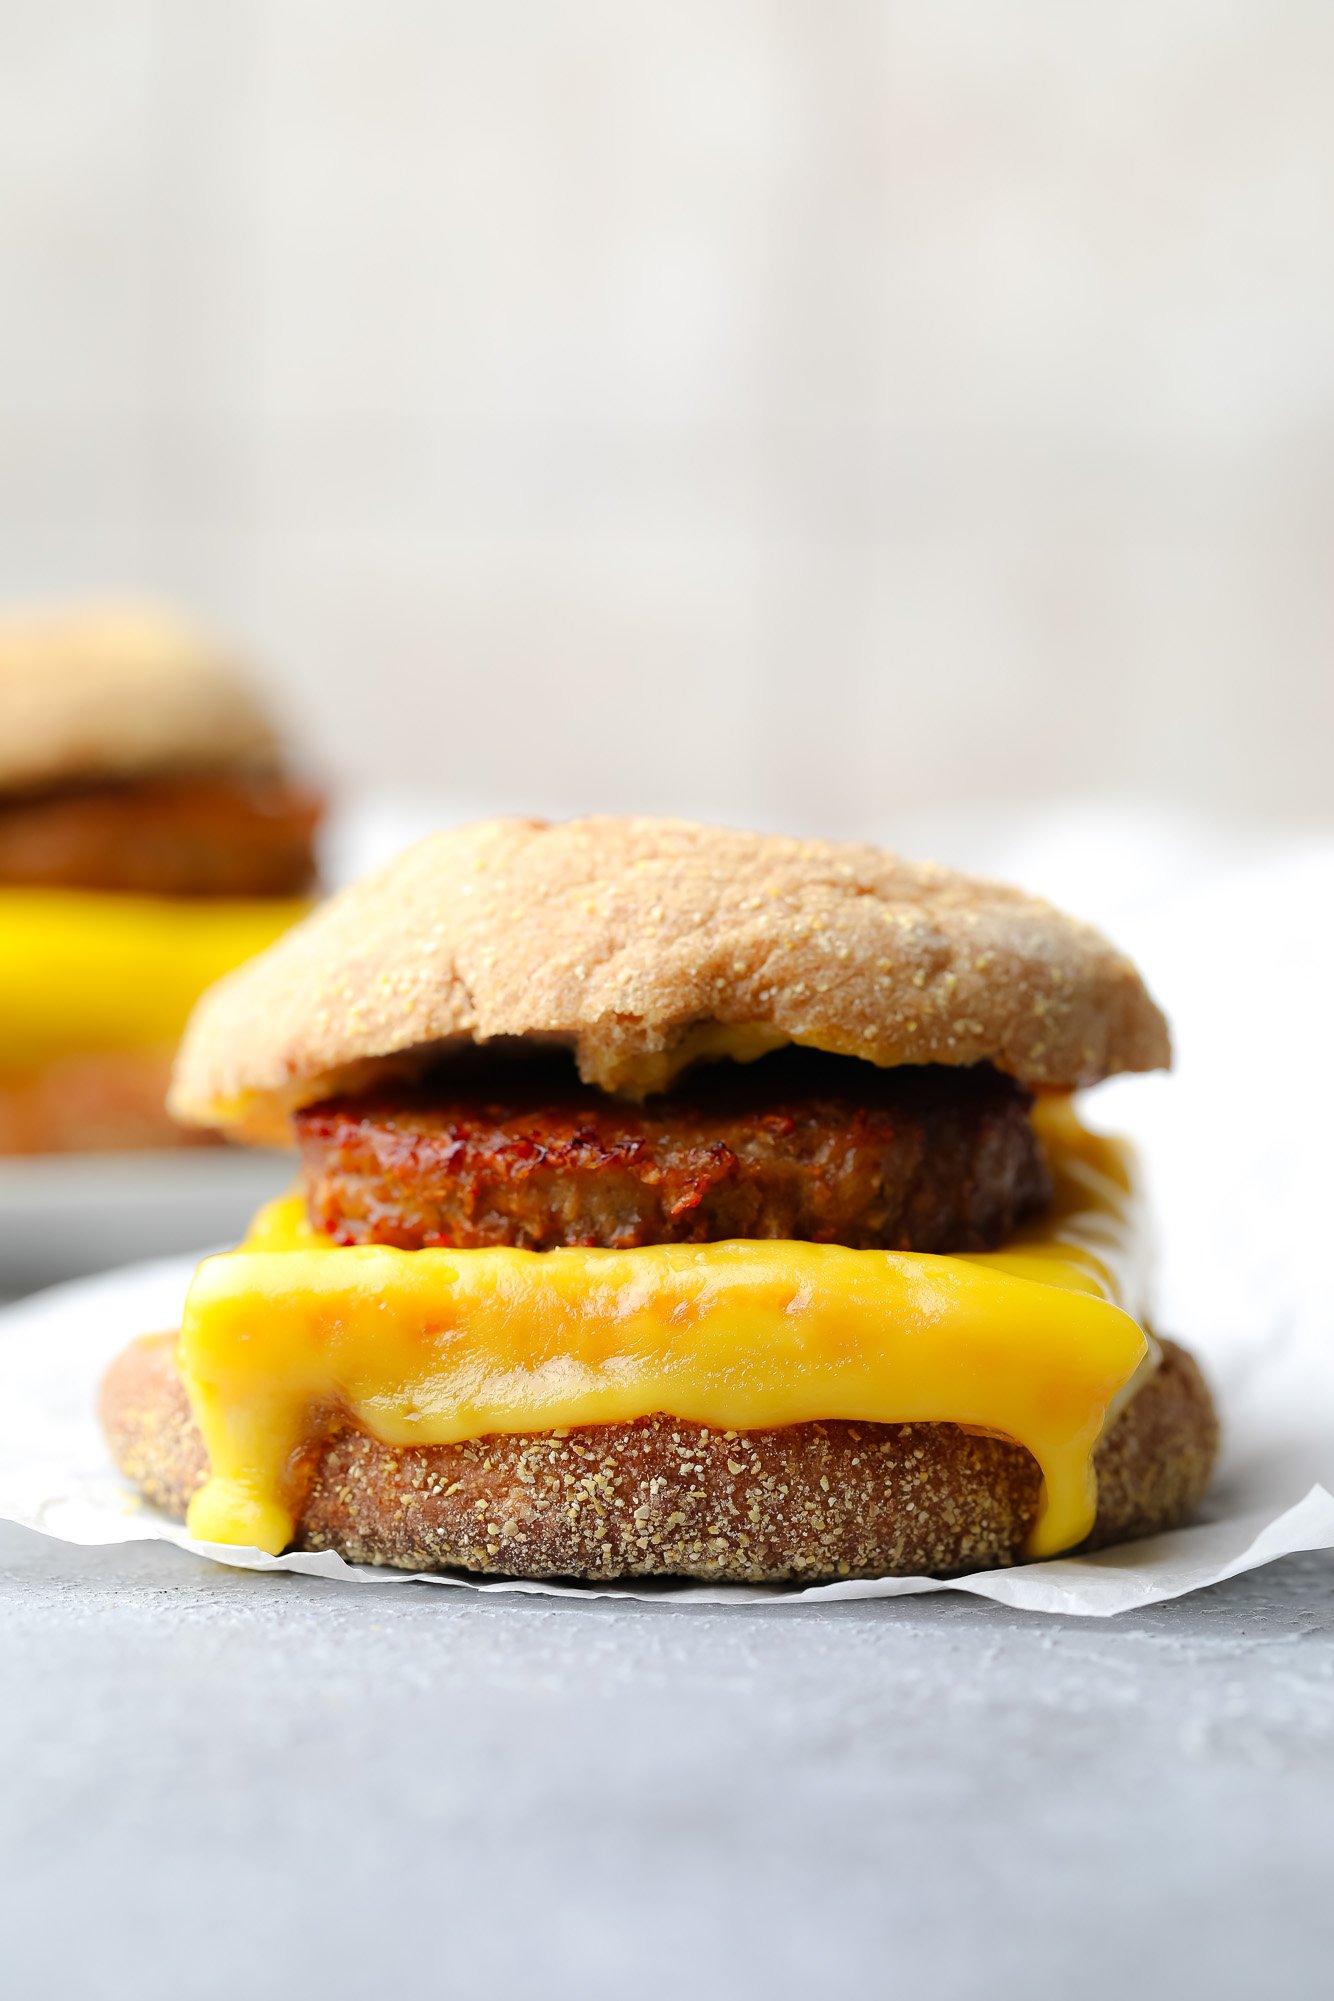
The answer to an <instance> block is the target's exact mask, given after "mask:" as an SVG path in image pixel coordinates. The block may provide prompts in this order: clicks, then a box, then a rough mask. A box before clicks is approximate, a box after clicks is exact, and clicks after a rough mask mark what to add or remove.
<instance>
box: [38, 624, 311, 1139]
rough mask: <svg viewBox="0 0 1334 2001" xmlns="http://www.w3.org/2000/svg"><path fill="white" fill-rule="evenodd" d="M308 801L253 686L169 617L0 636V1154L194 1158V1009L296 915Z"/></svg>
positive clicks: (306, 873) (305, 875)
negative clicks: (174, 1154)
mask: <svg viewBox="0 0 1334 2001" xmlns="http://www.w3.org/2000/svg"><path fill="white" fill-rule="evenodd" d="M319 815H320V802H319V800H318V799H317V797H316V796H315V795H314V794H313V793H312V792H311V791H310V790H309V789H308V788H307V787H305V786H303V785H300V784H298V783H296V782H295V781H294V780H293V779H291V778H290V777H288V776H287V775H286V774H285V771H284V768H283V760H282V754H281V751H280V748H279V745H278V742H277V740H276V738H275V736H274V733H273V730H272V727H271V725H270V723H269V721H268V719H267V717H266V716H265V714H264V712H263V710H262V708H261V707H260V706H259V705H258V704H257V702H256V700H255V697H254V695H253V694H252V692H251V690H250V689H249V687H248V686H247V684H246V682H245V680H244V679H243V678H242V677H241V676H240V675H239V674H238V672H237V670H236V669H235V667H234V666H233V665H232V664H231V662H230V661H229V660H228V659H227V658H226V657H225V656H224V655H223V654H221V653H220V652H219V651H218V650H217V649H216V648H214V647H213V646H212V645H211V644H210V643H208V642H207V641H205V640H203V639H201V638H200V637H198V636H197V635H196V634H195V633H193V632H192V631H190V630H189V629H188V628H187V627H185V626H183V625H182V624H180V623H179V622H178V621H177V620H176V619H174V618H172V617H170V616H168V615H167V614H165V613H163V612H160V611H156V610H151V609H145V608H132V607H111V606H108V607H101V608H93V609H88V610H83V611H70V612H64V613H52V614H48V615H45V616H39V615H32V616H28V617H18V616H14V617H11V618H9V619H6V620H3V621H0V1153H8V1154H24V1153H50V1152H66V1151H77V1152H98V1151H104V1150H108V1149H120V1148H136V1147H153V1146H174V1145H179V1144H181V1143H183V1142H186V1141H189V1140H192V1139H194V1140H197V1139H198V1138H199V1137H200V1136H199V1135H198V1134H196V1133H189V1132H186V1131H183V1130H182V1128H181V1127H180V1126H179V1125H178V1124H177V1123H176V1122H175V1121H174V1120H172V1119H171V1118H170V1117H169V1116H168V1114H167V1111H166V1106H165V1097H166V1088H167V1083H168V1080H169V1076H170V1069H171V1058H172V1054H173V1051H174V1048H175V1044H176V1041H177V1039H178V1037H179V1035H180V1032H181V1030H182V1028H183V1027H184V1025H185V1021H186V1018H187V1016H188V1014H189V1012H190V1009H191V1007H192V1006H193V1005H194V1003H195V1001H196V1000H197V999H198V997H199V995H200V994H201V993H202V992H203V991H204V989H205V988H206V987H208V986H210V985H211V984H212V982H213V981H214V980H215V979H217V978H218V976H219V975H220V974H221V973H224V972H226V971H228V970H229V969H230V968H231V967H233V966H236V965H238V964H239V963H240V962H241V961H242V960H243V959H246V958H249V957H250V956H251V955H252V954H253V953H255V952H257V951H259V950H260V949H261V948H262V947H263V946H265V945H267V944H269V943H270V942H271V941H272V940H273V939H274V938H276V937H277V936H278V934H279V933H280V932H281V931H284V930H285V929H286V928H287V927H288V926H289V925H290V924H291V923H293V922H294V921H295V919H296V918H297V917H298V916H300V915H301V914H303V912H304V910H305V909H306V907H307V904H308V899H309V896H310V892H311V889H312V886H313V884H314V880H315V861H314V846H313V843H314V836H315V829H316V825H317V823H318V820H319Z"/></svg>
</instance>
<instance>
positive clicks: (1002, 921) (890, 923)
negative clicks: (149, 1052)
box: [171, 818, 1170, 1138]
mask: <svg viewBox="0 0 1334 2001" xmlns="http://www.w3.org/2000/svg"><path fill="white" fill-rule="evenodd" d="M719 1025H721V1026H722V1027H723V1028H724V1029H731V1030H734V1031H735V1030H743V1031H746V1033H747V1035H748V1037H749V1047H748V1049H747V1051H746V1052H745V1053H749V1054H758V1053H760V1052H761V1051H762V1050H763V1049H764V1048H766V1047H776V1046H778V1045H780V1044H781V1043H783V1042H787V1041H793V1042H801V1043H807V1044H810V1045H812V1046H814V1047H816V1048H820V1049H825V1050H830V1051H833V1052H835V1053H838V1054H842V1055H851V1056H860V1057H864V1058H866V1059H868V1060H869V1061H870V1062H872V1063H877V1064H897V1063H950V1064H958V1063H977V1062H981V1061H989V1062H991V1063H994V1064H995V1065H996V1066H997V1068H998V1069H1001V1070H1004V1071H1008V1072H1009V1073H1010V1074H1011V1075H1013V1076H1015V1077H1018V1078H1019V1079H1020V1080H1021V1081H1022V1082H1023V1083H1025V1084H1027V1085H1030V1086H1034V1087H1039V1088H1055V1089H1060V1090H1070V1089H1074V1088H1075V1087H1077V1086H1079V1085H1084V1084H1091V1083H1094V1082H1096V1081H1097V1080H1098V1079H1099V1078H1101V1077H1106V1076H1109V1075H1111V1074H1113V1073H1114V1072H1117V1071H1122V1070H1150V1069H1155V1068H1158V1067H1160V1066H1163V1065H1165V1064H1167V1063H1168V1062H1169V1060H1170V1047H1169V1041H1168V1034H1167V1027H1166V1024H1165V1022H1164V1020H1163V1017H1162V1015H1161V1014H1160V1012H1159V1010H1158V1008H1157V1007H1156V1006H1155V1004H1154V1002H1153V1001H1152V999H1151V998H1150V997H1149V994H1148V993H1147V992H1146V990H1145V987H1144V985H1143V982H1142V981H1141V980H1140V977H1139V975H1138V973H1137V972H1136V971H1135V968H1134V967H1133V966H1132V965H1131V963H1130V961H1129V960H1128V959H1126V958H1124V957H1123V956H1122V955H1121V954H1120V953H1119V952H1117V951H1115V950H1114V949H1113V947H1112V946H1111V945H1109V944H1108V943H1107V941H1106V940H1105V939H1104V938H1103V937H1101V936H1100V935H1099V933H1098V932H1096V931H1094V930H1092V929H1091V928H1090V927H1089V926H1088V925H1085V924H1080V923H1077V922H1076V921H1075V920H1074V919H1073V918H1070V917H1066V916H1064V915H1063V914H1062V913H1061V912H1060V911H1058V910H1055V909H1053V908H1052V906H1051V905H1050V904H1048V903H1043V902H1040V901H1038V900H1037V899H1035V898H1033V897H1029V896H1025V895H1024V894H1023V893H1022V892H1021V891H1019V890H1017V889H1010V888H1007V887H1004V886H1003V885H1000V884H997V883H991V882H984V881H981V880H978V879H976V878H974V877H971V876H964V875H960V874H957V873H956V872H955V871H953V870H951V869H946V868H940V867H937V866H935V865H933V864H931V863H923V862H910V861H905V860H903V859H902V858H901V857H899V856H898V855H894V854H890V853H887V852H886V851H884V850H882V849H879V848H874V847H870V846H865V845H861V844H854V843H851V842H831V841H803V840H786V839H781V838H779V837H777V836H774V835H769V834H752V833H739V832H734V831H731V830H727V829H722V828H717V827H701V826H696V825H694V824H692V823H690V822H687V821H680V820H647V819H612V818H599V819H585V820H573V821H569V822H566V823H565V824H563V825H554V826H553V825H548V824H546V823H545V822H543V821H540V820H521V819H511V820H489V821H482V822H479V823H478V824H476V825H473V826H467V827H460V828H457V829H454V830H452V831H450V832H446V833H439V834H434V835H432V836H430V837H429V838H428V839H427V840H424V841H421V842H419V843H418V844H417V845H416V846H414V847H411V848H409V849H407V850H406V852H404V853H403V854H401V855H399V856H398V857H397V858H396V860H394V861H393V862H391V863H390V864H389V866H388V867H387V868H385V869H383V870H382V871H381V872H380V873H379V874H377V875H373V876H371V877H369V878H368V879H366V880H365V881H362V882H360V883H357V884H355V885H353V886H352V887H351V888H350V889H346V890H344V891H343V892H342V893H341V894H340V895H338V896H336V897H334V898H333V899H332V900H331V901H330V902H329V903H327V904H325V905H324V906H323V908H322V909H320V910H318V911H316V912H315V913H314V914H313V915H312V916H311V917H309V918H308V919H307V920H306V921H305V923H303V924H300V925H298V926H297V927H296V929H295V930H293V931H291V932H289V933H288V934H287V935H286V936H285V937H284V938H282V939H281V940H280V941H279V942H278V943H277V944H276V945H274V946H272V947H271V948H270V949H269V950H268V951H267V952H265V953H263V954H262V955H261V956H260V957H259V958H257V959H255V960H252V961H251V963H250V964H249V965H248V966H245V967H243V968H241V969H240V970H239V971H237V972H236V973H233V974H231V975H229V976H228V977H227V978H226V979H224V980H222V981H221V982H220V983H219V984H218V985H217V986H216V987H214V988H213V989H212V991H211V992H210V993H208V994H206V995H205V997H204V999H203V1000H202V1001H201V1003H200V1005H199V1007H198V1008H197V1010H196V1012H195V1015H194V1018H193V1020H192V1021H191V1023H190V1026H189V1028H188V1030H187V1032H186V1036H185V1040H184V1043H183V1046H182V1050H181V1054H180V1057H179V1060H178V1064H177V1069H176V1076H175V1081H174V1086H173V1091H172V1099H171V1104H172V1109H173V1111H174V1112H175V1114H176V1115H177V1117H179V1118H182V1119H184V1120H187V1121H192V1122H196V1123H200V1124H210V1125H221V1126H225V1127H232V1128H234V1129H236V1130H238V1131H240V1132H243V1133H247V1134H249V1135H250V1136H252V1137H256V1138H274V1137H277V1136H279V1135H281V1134H282V1133H283V1131H284V1129H285V1126H286V1122H287V1118H288V1116H289V1114H290V1113H291V1111H292V1110H293V1109H294V1108H296V1107H297V1106H299V1105H302V1104H310V1103H313V1102H315V1101H316V1100H318V1099H320V1098H323V1097H327V1096H329V1095H330V1094H331V1093H333V1092H336V1091H343V1090H348V1089H360V1088H363V1087H364V1086H365V1085H367V1084H368V1083H370V1082H372V1081H374V1080H375V1079H376V1077H377V1076H379V1075H381V1074H383V1073H385V1072H386V1071H393V1070H395V1069H397V1070H404V1069H408V1070H410V1069H411V1068H412V1067H413V1066H414V1064H419V1063H420V1062H421V1061H422V1060H424V1059H425V1058H426V1057H428V1056H429V1055H431V1054H433V1053H439V1052H441V1051H444V1050H448V1049H449V1048H450V1047H451V1046H452V1045H453V1046H456V1045H458V1044H460V1043H463V1042H469V1041H471V1042H479V1043H480V1042H489V1041H492V1040H494V1039H495V1038H508V1037H521V1038H527V1039H529V1040H538V1041H543V1042H548V1043H555V1044H560V1045H564V1046H567V1047H568V1048H570V1049H571V1050H573V1052H574V1055H575V1058H576V1060H577V1062H578V1066H579V1070H580V1073H581V1075H582V1076H583V1077H584V1078H585V1080H586V1081H588V1082H590V1083H594V1084H597V1085H600V1086H602V1087H603V1088H604V1089H607V1090H616V1091H623V1092H627V1093H629V1094H631V1095H642V1094H643V1093H644V1092H645V1091H648V1090H654V1089H661V1088H663V1087H664V1086H665V1085H666V1084H667V1083H668V1082H669V1081H670V1078H671V1076H672V1074H673V1073H674V1070H675V1069H676V1068H678V1067H679V1066H680V1064H681V1061H682V1060H683V1059H689V1058H692V1057H694V1056H696V1055H708V1054H715V1055H716V1054H724V1053H727V1054H738V1053H742V1052H740V1051H739V1050H737V1049H736V1048H732V1049H730V1050H728V1049H724V1048H720V1047H719V1046H718V1042H717V1034H718V1027H719ZM711 1039H712V1041H711Z"/></svg>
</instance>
